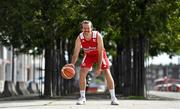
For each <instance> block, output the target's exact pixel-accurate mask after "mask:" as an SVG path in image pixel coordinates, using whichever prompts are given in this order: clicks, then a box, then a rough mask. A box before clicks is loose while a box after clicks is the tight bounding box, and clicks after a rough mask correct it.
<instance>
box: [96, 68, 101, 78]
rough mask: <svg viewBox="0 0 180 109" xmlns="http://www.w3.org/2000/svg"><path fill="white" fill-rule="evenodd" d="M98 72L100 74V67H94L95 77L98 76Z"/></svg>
mask: <svg viewBox="0 0 180 109" xmlns="http://www.w3.org/2000/svg"><path fill="white" fill-rule="evenodd" d="M100 74H101V69H100V68H98V69H96V72H95V77H98V76H99V75H100Z"/></svg>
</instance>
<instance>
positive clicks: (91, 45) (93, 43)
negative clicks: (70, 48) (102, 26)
mask: <svg viewBox="0 0 180 109" xmlns="http://www.w3.org/2000/svg"><path fill="white" fill-rule="evenodd" d="M97 35H100V33H99V32H98V31H92V36H91V39H90V40H88V41H87V40H86V39H85V37H84V35H83V32H82V33H80V35H79V38H80V41H81V45H82V48H83V50H84V53H85V54H86V55H97V54H98V49H97Z"/></svg>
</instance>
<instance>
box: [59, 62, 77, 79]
mask: <svg viewBox="0 0 180 109" xmlns="http://www.w3.org/2000/svg"><path fill="white" fill-rule="evenodd" d="M61 76H62V77H63V78H64V79H72V78H73V77H74V76H75V69H74V68H73V67H72V66H68V65H65V66H64V67H63V68H62V69H61Z"/></svg>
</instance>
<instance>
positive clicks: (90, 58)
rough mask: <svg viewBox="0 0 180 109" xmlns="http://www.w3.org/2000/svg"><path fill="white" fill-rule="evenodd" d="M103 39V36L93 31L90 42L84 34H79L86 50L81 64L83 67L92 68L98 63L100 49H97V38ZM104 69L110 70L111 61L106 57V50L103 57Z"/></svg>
mask: <svg viewBox="0 0 180 109" xmlns="http://www.w3.org/2000/svg"><path fill="white" fill-rule="evenodd" d="M98 35H99V36H100V37H101V34H100V33H99V32H98V31H92V36H91V39H90V40H86V39H85V37H84V35H83V32H82V33H80V34H79V38H80V41H81V45H82V48H83V50H84V53H85V55H84V58H83V60H82V63H81V67H87V68H91V67H92V65H93V64H94V63H97V62H98V47H97V45H98V44H97V36H98ZM101 68H102V69H107V68H109V60H108V58H107V56H106V52H105V49H104V50H103V57H102V66H101Z"/></svg>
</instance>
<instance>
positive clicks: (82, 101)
mask: <svg viewBox="0 0 180 109" xmlns="http://www.w3.org/2000/svg"><path fill="white" fill-rule="evenodd" d="M76 104H77V105H83V104H86V98H82V97H80V98H79V99H78V101H77V103H76Z"/></svg>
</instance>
